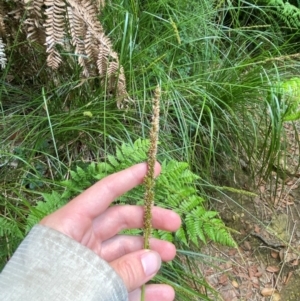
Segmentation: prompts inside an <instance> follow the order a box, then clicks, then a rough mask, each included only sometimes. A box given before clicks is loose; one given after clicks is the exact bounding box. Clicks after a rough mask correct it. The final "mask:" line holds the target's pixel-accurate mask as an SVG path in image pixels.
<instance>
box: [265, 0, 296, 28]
mask: <svg viewBox="0 0 300 301" xmlns="http://www.w3.org/2000/svg"><path fill="white" fill-rule="evenodd" d="M264 2H267V5H268V6H270V7H272V8H274V9H275V10H274V13H276V15H277V16H278V17H279V18H280V19H281V20H282V21H283V22H284V23H285V24H286V25H287V26H289V27H291V28H300V9H299V8H298V7H296V6H295V5H293V4H291V3H289V1H283V0H268V1H264Z"/></svg>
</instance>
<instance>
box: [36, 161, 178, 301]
mask: <svg viewBox="0 0 300 301" xmlns="http://www.w3.org/2000/svg"><path fill="white" fill-rule="evenodd" d="M146 172H147V165H146V164H145V163H141V164H137V165H134V166H132V167H130V168H128V169H126V170H123V171H121V172H118V173H115V174H113V175H110V176H108V177H106V178H104V179H103V180H101V181H99V182H97V183H96V184H95V185H93V186H92V187H90V188H89V189H87V190H86V191H84V192H83V193H82V194H80V195H79V196H77V197H76V198H75V199H73V200H72V201H71V202H69V203H68V204H67V205H65V206H64V207H62V208H60V209H59V210H57V211H56V212H54V213H52V214H50V215H48V216H46V217H45V218H44V219H43V220H42V221H41V222H40V224H42V225H45V226H47V227H50V228H53V229H55V230H57V231H59V232H61V233H64V234H66V235H68V236H69V237H71V238H72V239H74V240H76V241H78V242H79V243H81V244H82V245H84V246H86V247H88V248H90V249H91V250H93V251H94V252H95V253H96V254H98V255H99V256H100V257H101V258H103V259H104V260H106V261H107V262H108V263H109V264H110V265H111V267H112V268H113V269H114V270H115V271H116V272H117V273H118V274H119V275H120V276H121V278H122V279H123V281H124V283H125V285H126V287H127V290H128V292H129V300H130V301H137V300H140V295H141V293H140V287H141V286H142V285H143V284H144V283H146V282H147V281H149V280H150V279H151V278H152V277H153V276H154V275H155V274H156V273H157V271H158V270H159V268H160V265H161V260H163V261H169V260H172V259H173V258H174V257H175V255H176V249H175V246H174V245H173V244H171V243H169V242H166V241H162V240H159V239H154V238H152V239H151V240H150V248H151V251H149V250H143V238H142V237H138V236H129V235H119V234H118V233H119V232H120V231H121V230H124V229H134V228H142V227H143V217H144V216H143V215H144V209H143V207H142V206H134V205H124V206H123V205H122V206H117V205H116V206H111V207H110V204H111V203H112V202H113V201H114V199H115V198H117V197H119V196H120V195H122V194H124V193H125V192H127V191H129V190H130V189H132V188H134V187H135V186H137V185H139V184H141V183H142V182H143V179H144V177H145V175H146ZM159 172H160V165H159V164H158V163H156V165H155V174H156V176H157V175H158V174H159ZM152 214H153V218H152V225H153V227H154V228H157V229H161V230H166V231H175V230H177V229H178V228H179V226H180V223H181V221H180V217H179V216H178V215H177V214H176V213H175V212H173V211H171V210H167V209H163V208H159V207H154V208H153V210H152ZM174 296H175V293H174V290H173V288H172V287H170V286H168V285H164V284H151V285H147V286H146V300H147V301H152V300H153V301H154V300H155V301H156V300H160V301H171V300H173V299H174Z"/></svg>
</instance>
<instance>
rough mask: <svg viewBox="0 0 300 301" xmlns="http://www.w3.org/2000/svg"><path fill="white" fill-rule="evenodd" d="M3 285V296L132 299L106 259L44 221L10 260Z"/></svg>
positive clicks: (1, 279) (74, 300)
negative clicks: (46, 224) (43, 224)
mask: <svg viewBox="0 0 300 301" xmlns="http://www.w3.org/2000/svg"><path fill="white" fill-rule="evenodd" d="M0 287H1V289H0V291H1V296H2V297H3V296H4V299H1V300H14V301H15V300H22V301H23V300H32V301H34V300H39V301H50V300H68V301H77V300H78V301H79V300H80V301H90V300H93V301H94V300H95V301H96V300H97V301H125V300H128V293H127V290H126V287H125V285H124V283H123V281H122V279H121V278H120V277H119V275H118V274H117V273H116V272H115V271H114V270H113V269H112V268H111V267H110V265H109V264H108V263H107V262H106V261H104V260H103V259H102V258H100V257H99V256H98V255H97V254H95V253H94V252H93V251H92V250H90V249H88V248H87V247H85V246H83V245H81V244H80V243H78V242H77V241H75V240H73V239H71V238H70V237H68V236H66V235H64V234H62V233H60V232H58V231H56V230H54V229H52V228H48V227H45V226H42V225H36V226H34V227H33V229H32V230H31V231H30V232H29V234H28V235H27V237H26V238H25V239H24V241H23V242H22V243H21V245H20V246H19V248H18V249H17V251H16V252H15V254H14V255H13V257H12V258H11V260H10V261H9V262H8V263H7V265H6V266H5V268H4V270H3V271H2V273H1V275H0ZM3 293H4V294H3Z"/></svg>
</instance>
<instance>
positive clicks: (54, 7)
mask: <svg viewBox="0 0 300 301" xmlns="http://www.w3.org/2000/svg"><path fill="white" fill-rule="evenodd" d="M44 4H45V5H46V6H47V9H46V10H45V15H46V21H45V24H44V26H45V28H46V47H47V49H46V52H47V53H48V57H47V64H48V66H50V67H51V68H53V69H57V68H58V67H59V65H60V63H61V56H60V53H59V52H58V51H57V49H56V47H57V45H62V46H63V44H64V34H65V31H64V28H65V23H64V16H65V12H66V4H65V2H64V1H63V0H45V2H44Z"/></svg>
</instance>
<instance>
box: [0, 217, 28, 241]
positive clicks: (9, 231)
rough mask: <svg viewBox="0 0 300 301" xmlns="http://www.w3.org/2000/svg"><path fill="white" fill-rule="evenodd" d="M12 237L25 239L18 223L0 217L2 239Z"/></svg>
mask: <svg viewBox="0 0 300 301" xmlns="http://www.w3.org/2000/svg"><path fill="white" fill-rule="evenodd" d="M4 236H11V237H18V238H23V233H22V232H21V231H20V229H19V227H18V225H17V223H16V221H13V220H11V219H8V218H4V217H2V216H0V237H4Z"/></svg>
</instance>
